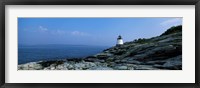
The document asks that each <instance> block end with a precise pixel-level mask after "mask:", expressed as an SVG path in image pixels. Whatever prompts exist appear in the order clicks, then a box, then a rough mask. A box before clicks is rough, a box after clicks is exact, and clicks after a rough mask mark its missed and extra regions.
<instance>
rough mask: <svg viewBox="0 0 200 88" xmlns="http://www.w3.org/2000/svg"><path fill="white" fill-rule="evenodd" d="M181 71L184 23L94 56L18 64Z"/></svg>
mask: <svg viewBox="0 0 200 88" xmlns="http://www.w3.org/2000/svg"><path fill="white" fill-rule="evenodd" d="M161 69H163V70H181V69H182V26H175V27H172V28H170V29H168V30H167V31H166V32H165V33H163V34H161V35H160V36H157V37H153V38H149V39H137V40H134V41H130V42H126V43H124V44H123V45H120V46H113V47H111V48H109V49H106V50H104V51H102V52H101V53H98V54H96V55H93V56H88V57H86V58H79V59H66V60H62V61H40V62H31V63H27V64H22V65H18V70H161Z"/></svg>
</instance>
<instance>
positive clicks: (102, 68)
mask: <svg viewBox="0 0 200 88" xmlns="http://www.w3.org/2000/svg"><path fill="white" fill-rule="evenodd" d="M88 70H113V69H112V68H109V67H92V68H89V69H88Z"/></svg>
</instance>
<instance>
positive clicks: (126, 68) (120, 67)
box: [114, 66, 128, 70]
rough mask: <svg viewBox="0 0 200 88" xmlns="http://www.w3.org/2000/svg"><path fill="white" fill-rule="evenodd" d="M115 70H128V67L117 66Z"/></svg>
mask: <svg viewBox="0 0 200 88" xmlns="http://www.w3.org/2000/svg"><path fill="white" fill-rule="evenodd" d="M114 68H115V69H117V70H128V67H127V66H116V67H114Z"/></svg>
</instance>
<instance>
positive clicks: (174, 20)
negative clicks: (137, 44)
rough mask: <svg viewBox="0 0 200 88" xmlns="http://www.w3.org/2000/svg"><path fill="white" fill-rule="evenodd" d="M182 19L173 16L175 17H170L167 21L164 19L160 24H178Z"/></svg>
mask: <svg viewBox="0 0 200 88" xmlns="http://www.w3.org/2000/svg"><path fill="white" fill-rule="evenodd" d="M181 21H182V18H173V19H169V20H166V21H163V22H161V23H160V25H163V26H165V25H171V24H174V25H178V24H180V23H181Z"/></svg>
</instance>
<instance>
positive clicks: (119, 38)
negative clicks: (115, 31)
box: [117, 35, 123, 45]
mask: <svg viewBox="0 0 200 88" xmlns="http://www.w3.org/2000/svg"><path fill="white" fill-rule="evenodd" d="M117 45H123V39H122V36H121V35H119V36H118V38H117Z"/></svg>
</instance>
